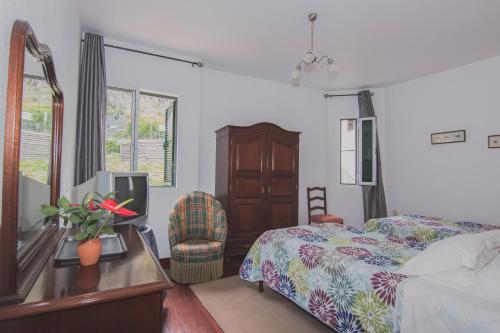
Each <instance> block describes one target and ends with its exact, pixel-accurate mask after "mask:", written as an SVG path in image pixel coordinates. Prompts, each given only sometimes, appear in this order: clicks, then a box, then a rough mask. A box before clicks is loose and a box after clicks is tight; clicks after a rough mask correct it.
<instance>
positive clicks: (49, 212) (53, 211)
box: [40, 204, 59, 217]
mask: <svg viewBox="0 0 500 333" xmlns="http://www.w3.org/2000/svg"><path fill="white" fill-rule="evenodd" d="M40 212H41V213H42V214H43V215H45V216H49V217H50V216H56V215H57V214H59V209H57V208H56V207H52V206H49V205H45V204H44V205H42V207H41V208H40Z"/></svg>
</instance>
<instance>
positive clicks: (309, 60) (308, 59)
mask: <svg viewBox="0 0 500 333" xmlns="http://www.w3.org/2000/svg"><path fill="white" fill-rule="evenodd" d="M308 18H309V22H311V47H310V48H309V50H307V52H306V53H305V54H304V59H302V60H301V61H300V62H299V64H298V65H297V66H296V67H295V70H294V71H293V72H292V80H297V79H298V78H299V77H300V71H301V70H302V67H303V66H304V65H306V66H307V65H312V64H319V63H321V62H323V61H324V60H326V63H327V64H328V72H330V73H335V72H336V71H337V66H336V65H335V63H334V61H333V58H331V57H329V56H327V55H324V56H322V57H321V58H319V59H318V58H317V57H316V55H315V54H314V22H315V21H316V19H317V18H318V14H317V13H309V15H308Z"/></svg>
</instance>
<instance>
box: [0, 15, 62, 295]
mask: <svg viewBox="0 0 500 333" xmlns="http://www.w3.org/2000/svg"><path fill="white" fill-rule="evenodd" d="M8 75H9V76H8V87H7V106H6V110H5V137H4V160H3V162H4V166H3V190H2V223H1V225H0V302H15V301H21V300H23V299H24V297H25V296H26V294H27V293H28V292H29V290H30V288H31V286H32V284H33V282H34V281H35V279H36V277H37V275H38V273H39V271H40V269H41V268H42V267H43V265H44V264H45V261H46V260H47V258H48V256H49V255H50V253H51V251H52V250H53V248H54V246H55V245H56V244H57V241H58V239H59V237H60V234H61V231H60V229H59V226H58V224H57V221H56V220H52V219H48V218H45V217H44V216H43V215H42V214H41V212H40V206H41V205H42V204H44V203H51V204H55V203H56V201H57V198H58V197H59V181H60V179H59V178H60V156H61V135H62V114H63V94H62V90H61V87H60V86H59V83H58V82H57V79H56V75H55V70H54V64H53V61H52V55H51V53H50V49H49V47H48V46H47V45H45V44H41V43H39V42H38V40H37V38H36V37H35V34H34V32H33V30H32V28H31V27H30V25H29V24H28V23H27V22H24V21H19V20H18V21H16V22H15V23H14V26H13V28H12V33H11V41H10V55H9V74H8Z"/></svg>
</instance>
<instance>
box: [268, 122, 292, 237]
mask: <svg viewBox="0 0 500 333" xmlns="http://www.w3.org/2000/svg"><path fill="white" fill-rule="evenodd" d="M267 145H268V147H267V152H268V157H267V160H268V170H267V183H268V186H267V209H266V211H267V224H268V229H276V228H285V227H290V226H294V225H297V218H298V217H297V215H298V213H297V207H298V202H297V200H298V196H297V187H298V172H299V165H298V164H299V150H298V148H299V138H298V135H296V134H289V133H283V132H269V134H268V142H267Z"/></svg>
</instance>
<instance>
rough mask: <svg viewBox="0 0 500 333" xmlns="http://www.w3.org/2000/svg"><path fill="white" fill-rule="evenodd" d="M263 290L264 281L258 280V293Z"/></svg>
mask: <svg viewBox="0 0 500 333" xmlns="http://www.w3.org/2000/svg"><path fill="white" fill-rule="evenodd" d="M263 291H264V281H259V293H261V292H263Z"/></svg>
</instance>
